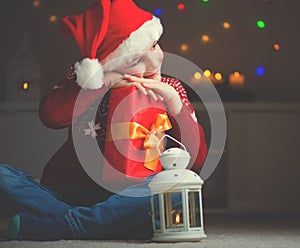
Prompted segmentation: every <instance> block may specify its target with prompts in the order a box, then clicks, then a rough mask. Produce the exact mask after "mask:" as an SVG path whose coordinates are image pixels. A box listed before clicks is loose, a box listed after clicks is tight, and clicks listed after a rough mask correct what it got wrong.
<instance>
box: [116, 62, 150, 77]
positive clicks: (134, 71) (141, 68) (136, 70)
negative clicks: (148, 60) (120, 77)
mask: <svg viewBox="0 0 300 248" xmlns="http://www.w3.org/2000/svg"><path fill="white" fill-rule="evenodd" d="M145 71H146V66H145V64H144V63H139V64H138V65H136V66H134V67H130V68H126V69H124V70H123V71H122V72H123V73H127V74H130V75H135V76H139V75H142V74H143V73H144V72H145Z"/></svg>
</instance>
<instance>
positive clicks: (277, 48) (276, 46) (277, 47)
mask: <svg viewBox="0 0 300 248" xmlns="http://www.w3.org/2000/svg"><path fill="white" fill-rule="evenodd" d="M273 49H274V50H275V51H279V50H280V49H281V47H280V44H278V43H274V44H273Z"/></svg>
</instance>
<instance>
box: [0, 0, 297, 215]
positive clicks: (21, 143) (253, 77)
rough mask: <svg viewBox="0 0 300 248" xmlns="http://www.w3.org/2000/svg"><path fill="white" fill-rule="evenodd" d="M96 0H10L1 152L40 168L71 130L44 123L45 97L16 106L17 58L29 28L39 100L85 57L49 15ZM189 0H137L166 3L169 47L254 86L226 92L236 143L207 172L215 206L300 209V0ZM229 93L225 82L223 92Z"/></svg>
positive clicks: (0, 21)
mask: <svg viewBox="0 0 300 248" xmlns="http://www.w3.org/2000/svg"><path fill="white" fill-rule="evenodd" d="M88 2H92V1H87V0H86V1H84V0H40V5H39V6H38V7H34V6H33V0H14V1H11V0H1V2H0V30H1V40H0V42H1V46H0V49H1V57H0V82H1V83H0V102H1V104H0V107H1V108H0V111H1V115H0V117H1V124H0V129H1V134H0V137H1V144H0V145H1V153H0V160H1V162H6V163H9V164H13V165H15V166H19V167H21V168H23V169H24V170H26V171H28V172H30V173H31V174H33V175H34V176H35V177H37V178H38V177H39V176H40V174H41V171H42V169H43V166H44V165H45V164H46V162H47V161H48V159H49V158H50V157H51V156H52V155H53V153H54V152H55V150H56V149H57V148H58V147H59V146H60V144H62V142H63V141H64V140H65V135H66V132H65V131H66V130H60V131H57V130H49V129H46V128H45V127H43V125H42V124H41V123H40V121H39V119H38V115H37V107H36V105H34V106H33V107H30V106H31V105H29V107H28V105H26V104H27V101H26V100H24V98H22V99H23V100H20V101H16V102H17V104H16V105H13V107H9V108H8V107H7V105H6V104H5V103H6V102H7V101H8V102H11V100H9V99H7V93H6V92H7V89H8V88H9V87H8V86H9V85H8V84H9V82H8V80H7V71H8V69H9V66H8V64H9V63H10V62H11V61H12V58H13V57H14V54H15V53H16V51H18V49H19V48H20V46H21V44H22V41H21V40H22V37H24V34H28V37H29V46H30V49H31V53H32V54H33V55H34V56H35V57H36V59H37V61H38V65H39V67H40V73H41V74H40V76H39V80H38V82H39V83H38V85H39V92H40V94H39V95H37V96H34V98H35V99H34V104H36V103H37V102H38V101H39V99H40V97H42V96H43V95H45V94H46V93H47V92H48V90H49V89H50V88H52V87H53V85H54V84H55V83H56V82H57V81H58V80H60V79H62V78H63V75H64V73H65V71H66V69H67V68H68V67H69V66H70V65H71V64H72V63H73V62H74V61H76V60H80V59H81V55H80V52H79V49H78V48H77V46H76V44H75V42H74V41H72V40H71V39H69V38H66V37H63V36H62V35H61V34H60V33H59V30H58V27H57V25H56V24H57V22H50V21H49V16H51V15H56V16H57V17H58V18H60V17H63V16H64V15H70V14H77V13H81V12H82V11H83V10H84V9H85V6H86V5H87V3H88ZM182 2H183V3H184V4H185V9H184V10H183V11H179V10H178V9H177V4H178V3H180V1H175V0H174V1H173V0H172V1H165V0H161V1H158V0H152V1H150V0H144V1H141V0H137V1H136V3H137V4H138V5H140V6H141V7H143V8H144V9H146V10H149V11H150V12H152V13H154V12H155V10H156V9H157V8H160V9H161V10H162V14H161V15H160V16H159V17H160V18H161V20H162V23H163V24H164V28H165V29H164V34H163V36H162V38H161V41H160V44H161V46H162V48H163V49H164V50H165V51H166V52H169V53H174V54H177V55H179V56H182V57H184V58H186V59H188V60H190V61H192V62H193V63H195V64H196V65H197V66H198V67H200V68H201V69H206V68H210V69H211V70H213V71H214V72H217V71H219V72H222V74H223V75H224V77H225V78H226V77H227V76H228V75H229V74H230V73H232V72H233V71H236V70H237V71H240V72H241V73H243V74H244V75H245V79H246V82H245V83H246V85H245V87H246V89H247V90H248V92H250V93H251V95H252V96H253V97H252V98H251V101H247V99H243V98H241V99H240V100H241V102H237V101H236V98H235V99H230V98H227V99H226V101H224V103H225V110H226V116H227V121H228V122H227V124H228V134H227V144H226V145H227V146H226V149H225V151H224V153H223V157H222V160H221V161H220V165H219V167H218V168H217V170H216V171H215V172H214V174H213V176H212V177H211V178H209V180H208V181H207V182H206V188H205V190H204V196H205V197H206V201H205V203H204V205H205V207H208V208H212V209H215V208H216V209H221V210H224V209H225V210H226V209H227V210H228V209H229V210H230V211H232V212H240V211H241V212H253V213H256V212H259V213H262V212H263V213H268V212H275V213H276V212H280V213H298V214H299V209H300V200H299V196H298V190H299V189H300V185H299V176H300V169H299V168H300V165H299V152H298V150H299V147H300V144H299V140H300V139H299V138H300V135H299V125H300V118H299V113H300V112H299V111H300V107H299V101H300V97H299V93H300V87H299V84H300V80H299V78H300V76H299V65H300V64H299V55H300V53H299V44H300V34H299V27H298V26H299V17H298V10H299V7H300V2H299V1H296V0H287V1H279V0H277V1H275V0H274V1H272V0H269V1H267V0H251V1H244V0H226V1H225V0H210V1H209V2H208V3H203V2H202V1H199V0H198V1H191V0H185V1H182ZM128 14H130V13H128ZM258 19H263V20H264V21H265V22H266V28H265V29H262V30H261V29H258V28H257V26H256V21H257V20H258ZM223 21H228V22H230V24H231V29H229V30H225V29H224V28H223V27H222V22H223ZM203 34H208V35H209V36H210V37H211V42H209V43H207V44H204V43H202V42H201V39H200V38H201V36H202V35H203ZM275 42H277V43H279V44H280V45H281V50H280V51H274V49H273V48H272V46H273V44H274V43H275ZM181 44H187V45H188V47H189V49H188V51H186V52H182V51H181V50H180V46H181ZM258 66H264V67H265V70H266V72H265V75H263V76H258V75H257V74H256V72H255V70H256V68H257V67H258ZM16 73H17V72H16ZM21 79H22V78H21ZM22 80H27V79H26V78H23V79H22ZM16 83H19V82H16ZM18 85H19V84H18ZM28 92H29V93H30V91H28ZM223 93H224V92H222V90H221V92H220V94H223ZM245 100H246V102H245ZM248 100H249V99H248ZM233 101H235V104H233V103H232V102H233ZM242 102H243V103H242ZM197 112H198V115H199V116H200V120H201V123H202V125H203V127H204V129H205V131H206V135H207V137H208V143H209V141H210V140H209V137H210V124H209V120H207V118H205V115H206V113H205V110H204V109H203V107H201V106H200V107H197ZM215 152H216V153H218V151H215ZM28 161H29V162H28ZM251 204H252V205H251ZM243 210H244V211H243Z"/></svg>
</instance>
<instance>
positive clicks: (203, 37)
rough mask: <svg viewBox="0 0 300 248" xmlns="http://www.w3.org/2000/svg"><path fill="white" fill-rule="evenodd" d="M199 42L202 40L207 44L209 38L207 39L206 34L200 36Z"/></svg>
mask: <svg viewBox="0 0 300 248" xmlns="http://www.w3.org/2000/svg"><path fill="white" fill-rule="evenodd" d="M201 40H202V41H203V42H209V41H210V38H209V36H208V35H207V34H204V35H202V37H201Z"/></svg>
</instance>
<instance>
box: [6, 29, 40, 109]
mask: <svg viewBox="0 0 300 248" xmlns="http://www.w3.org/2000/svg"><path fill="white" fill-rule="evenodd" d="M39 79H40V65H39V62H38V60H37V58H36V56H35V55H34V53H33V51H32V50H31V48H30V45H29V36H28V34H24V35H23V36H22V39H21V42H20V45H19V47H18V48H17V49H16V51H14V52H13V53H12V55H11V58H10V59H9V60H8V63H7V66H6V97H5V100H6V102H34V103H37V102H38V101H39V95H40V87H39Z"/></svg>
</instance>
